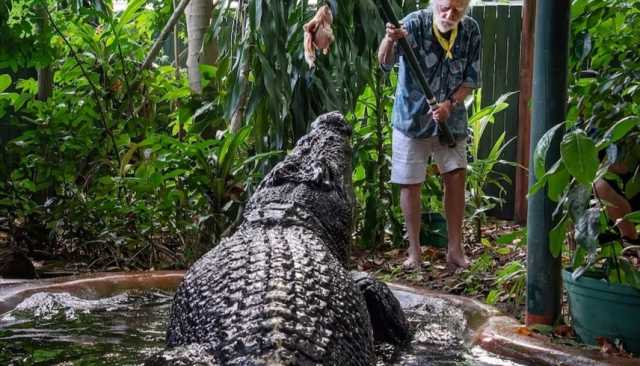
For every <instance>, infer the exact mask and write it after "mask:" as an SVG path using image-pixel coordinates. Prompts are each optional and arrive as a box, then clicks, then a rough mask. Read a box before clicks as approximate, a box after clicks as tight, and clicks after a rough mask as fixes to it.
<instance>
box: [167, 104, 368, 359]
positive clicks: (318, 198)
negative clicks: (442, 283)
mask: <svg viewBox="0 0 640 366" xmlns="http://www.w3.org/2000/svg"><path fill="white" fill-rule="evenodd" d="M350 136H351V129H350V127H349V126H348V125H346V124H345V122H344V120H343V117H342V115H340V114H339V113H335V112H333V113H328V114H325V115H322V116H320V117H319V118H318V119H317V120H316V121H315V122H314V124H313V125H312V131H311V132H310V133H309V134H307V135H306V136H305V137H303V138H302V139H301V140H300V141H299V142H298V144H297V145H296V147H295V149H294V150H293V151H292V152H291V154H290V155H289V156H287V157H286V158H285V160H284V161H283V162H281V163H279V164H278V165H276V167H274V169H273V170H272V171H271V172H270V173H269V174H268V175H267V176H266V177H265V179H264V180H263V182H262V183H261V184H260V186H259V187H258V189H257V191H256V192H255V194H254V195H253V197H252V198H251V199H250V201H249V203H248V205H247V208H246V211H245V214H244V221H243V223H242V224H241V225H240V227H239V228H238V230H237V231H236V232H235V233H234V234H233V235H232V236H231V237H229V238H227V239H224V240H223V241H222V242H221V243H220V244H219V245H218V246H217V247H216V248H214V249H213V250H211V251H210V252H209V253H207V254H206V255H204V256H203V257H202V258H201V259H200V260H198V261H197V262H196V263H195V264H194V265H193V266H192V268H191V269H190V270H189V271H188V273H187V274H186V276H185V279H184V282H183V283H182V285H181V286H180V288H179V289H178V291H177V293H176V295H175V299H174V304H173V307H172V311H171V315H170V320H169V326H168V332H167V342H168V345H169V346H170V347H175V346H184V345H193V344H198V345H200V347H204V349H206V352H207V353H208V354H210V355H211V356H212V357H213V358H214V359H215V360H216V362H218V363H220V364H224V365H289V364H291V365H316V364H324V365H370V364H372V363H373V362H374V354H373V335H372V327H371V324H370V320H369V315H368V312H367V309H366V303H365V301H364V298H363V296H362V295H361V294H360V292H359V291H358V288H357V286H356V285H355V283H354V282H353V280H352V279H351V276H350V274H349V273H348V272H347V271H346V270H345V267H344V262H345V261H346V259H347V255H348V251H347V249H348V246H349V245H348V244H349V242H350V240H351V226H352V212H351V210H352V207H353V197H352V193H351V182H350V177H351V166H350V164H351V147H350V142H349V141H350Z"/></svg>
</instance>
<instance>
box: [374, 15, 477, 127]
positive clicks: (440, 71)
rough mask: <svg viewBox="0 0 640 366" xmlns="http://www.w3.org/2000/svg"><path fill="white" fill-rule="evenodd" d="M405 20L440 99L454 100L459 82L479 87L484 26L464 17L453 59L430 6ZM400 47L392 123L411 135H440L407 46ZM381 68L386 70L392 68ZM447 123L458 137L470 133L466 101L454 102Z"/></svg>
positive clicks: (411, 39) (416, 52) (419, 58)
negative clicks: (437, 34) (435, 31)
mask: <svg viewBox="0 0 640 366" xmlns="http://www.w3.org/2000/svg"><path fill="white" fill-rule="evenodd" d="M402 24H403V25H404V27H405V29H406V30H407V32H408V33H409V35H408V36H407V41H408V42H409V45H411V47H412V48H413V50H414V53H415V54H416V58H417V59H418V62H419V64H420V67H421V68H422V72H423V73H424V74H425V77H426V78H427V82H428V83H429V86H430V89H431V91H432V92H433V95H434V96H435V97H436V99H437V100H438V101H439V102H442V101H444V100H446V99H448V98H450V97H451V95H453V93H454V92H455V91H456V90H457V89H458V88H460V86H465V87H469V88H474V89H475V88H479V87H480V28H479V27H478V23H477V22H476V21H475V20H474V19H473V18H471V17H468V16H465V17H464V18H463V19H462V20H461V21H460V23H459V24H458V36H457V37H456V40H455V44H454V46H453V51H452V53H453V59H449V58H446V57H445V51H444V49H443V48H442V46H440V44H439V43H438V40H437V39H436V38H435V36H434V35H433V10H432V9H431V7H429V8H427V9H423V10H418V11H415V12H413V13H411V14H409V15H407V16H406V17H405V18H404V19H403V20H402ZM395 47H396V49H395V51H396V52H395V54H396V60H395V62H394V64H395V63H397V62H398V61H399V62H400V69H399V71H398V86H397V88H396V95H395V103H394V105H393V114H392V123H393V127H394V128H395V129H397V130H398V131H400V132H402V133H403V134H405V135H406V136H408V137H412V138H426V137H430V136H434V135H437V133H438V131H437V123H435V121H433V119H432V117H431V113H430V112H429V105H428V104H427V101H426V97H425V96H424V94H423V93H422V88H421V87H420V84H419V83H418V81H417V79H415V78H414V77H413V75H412V71H411V69H410V68H409V65H408V64H407V62H405V59H404V57H403V55H402V54H403V52H402V49H401V48H400V47H398V45H397V43H396V46H395ZM381 66H382V68H383V69H384V70H385V71H389V70H391V68H392V67H393V65H381ZM446 123H447V125H448V126H449V129H450V130H451V133H452V134H453V135H454V137H455V138H456V139H460V138H464V137H466V136H467V133H468V132H467V110H466V108H465V106H464V103H458V104H457V105H456V106H455V108H454V109H453V111H452V112H451V114H450V115H449V119H448V120H447V122H446Z"/></svg>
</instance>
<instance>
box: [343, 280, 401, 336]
mask: <svg viewBox="0 0 640 366" xmlns="http://www.w3.org/2000/svg"><path fill="white" fill-rule="evenodd" d="M351 278H352V279H353V281H354V282H355V283H356V286H357V287H358V289H359V290H360V292H361V293H362V295H363V296H364V298H365V301H366V302H367V309H368V310H369V317H370V318H371V325H372V327H373V338H374V339H375V341H376V342H386V343H391V344H395V345H399V344H403V343H405V342H406V341H408V340H409V337H410V331H409V322H408V321H407V318H406V317H405V316H404V311H403V310H402V307H401V306H400V302H399V301H398V299H397V298H396V297H395V296H394V295H393V293H392V292H391V290H390V289H389V287H387V285H385V284H384V283H383V282H381V281H378V280H377V279H375V278H374V277H373V276H371V275H369V274H368V273H366V272H356V271H352V272H351Z"/></svg>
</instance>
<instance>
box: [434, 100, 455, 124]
mask: <svg viewBox="0 0 640 366" xmlns="http://www.w3.org/2000/svg"><path fill="white" fill-rule="evenodd" d="M452 110H453V105H452V104H451V101H449V100H445V101H444V102H442V103H440V104H438V107H437V108H436V109H435V110H434V111H433V118H434V119H435V120H436V121H438V122H439V123H441V122H446V121H447V119H449V115H451V111H452Z"/></svg>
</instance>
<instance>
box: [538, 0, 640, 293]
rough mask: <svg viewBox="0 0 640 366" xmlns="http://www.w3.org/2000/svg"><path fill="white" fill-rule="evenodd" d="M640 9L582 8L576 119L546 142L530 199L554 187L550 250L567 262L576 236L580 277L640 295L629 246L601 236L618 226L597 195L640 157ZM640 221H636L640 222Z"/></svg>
mask: <svg viewBox="0 0 640 366" xmlns="http://www.w3.org/2000/svg"><path fill="white" fill-rule="evenodd" d="M638 5H640V1H637V0H634V1H620V0H615V1H598V0H579V1H574V5H573V6H572V24H573V26H572V32H573V35H572V39H573V40H574V43H573V45H572V49H571V55H572V59H571V71H572V80H571V83H570V90H569V91H570V102H571V104H570V110H569V115H568V120H567V121H565V122H562V123H560V124H558V125H556V126H555V127H553V128H552V129H550V130H549V131H548V132H547V133H546V134H545V135H544V136H543V137H542V138H541V139H540V142H539V143H538V146H537V148H536V151H535V154H534V162H535V176H536V177H537V179H538V181H537V182H536V184H535V185H534V186H533V187H532V188H531V191H530V194H532V193H534V192H537V191H538V190H540V189H541V188H542V187H546V188H547V189H546V194H547V196H548V197H549V198H550V199H551V200H553V201H555V202H558V207H557V209H556V213H555V217H556V220H557V225H556V226H555V227H554V228H553V230H551V232H550V234H549V241H550V251H551V253H552V254H553V255H554V256H559V255H560V254H561V253H562V252H563V250H564V249H566V247H565V245H564V244H565V242H566V241H565V234H566V233H567V232H568V233H569V234H570V239H571V240H570V241H569V242H575V243H576V244H577V246H576V247H575V250H572V262H571V266H572V267H573V276H574V278H577V277H579V276H581V275H582V274H583V273H585V272H586V271H589V272H592V273H593V272H599V273H600V275H601V276H603V277H605V278H607V279H608V281H609V282H610V283H626V284H629V285H632V286H635V287H637V288H640V272H639V271H638V270H637V269H636V268H634V266H633V265H632V263H631V262H630V261H629V259H628V258H627V257H626V256H624V255H622V254H623V245H622V242H621V240H620V239H617V240H616V239H614V240H604V241H601V240H600V239H601V238H602V237H601V234H603V233H606V232H610V231H615V227H614V225H615V223H614V222H613V221H611V220H609V217H608V216H607V212H606V206H607V204H608V203H607V202H603V201H601V200H599V199H598V197H597V196H596V195H594V193H593V192H594V191H593V185H594V183H595V182H597V181H598V180H600V179H602V178H605V177H608V178H611V179H617V178H616V176H615V175H614V174H612V173H610V172H609V167H610V166H611V164H613V163H614V162H616V161H618V158H619V155H620V154H621V153H622V152H623V151H624V152H626V153H625V154H627V157H629V156H632V157H635V161H636V162H637V161H638V160H637V159H638V158H639V157H640V150H639V148H638V146H639V144H638V142H639V141H640V140H639V139H640V131H638V129H637V126H638V125H639V123H640V93H638V88H639V86H640V84H638V75H639V73H640V56H639V55H638V53H637V50H636V49H635V46H634V44H633V43H630V42H631V39H634V37H638V36H640V31H639V27H640V13H638V11H637V7H638ZM611 9H616V10H615V11H611ZM585 70H586V71H585ZM563 131H566V132H564V134H563V136H562V141H561V143H560V158H559V159H558V160H557V161H555V162H553V164H548V163H547V152H548V150H549V147H550V145H551V141H552V139H553V138H554V136H556V135H559V134H560V133H561V132H563ZM632 160H633V159H632ZM549 165H551V167H550V168H548V166H549ZM634 182H635V183H634ZM637 185H638V182H637V177H636V178H634V179H632V180H631V181H630V183H629V184H628V185H627V186H626V187H625V188H624V191H626V192H627V193H632V192H631V191H633V190H636V191H637V188H634V187H637ZM638 216H639V215H638V213H635V214H631V215H630V216H629V218H628V219H629V220H631V221H635V222H638V220H637V219H636V218H637V217H638Z"/></svg>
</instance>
